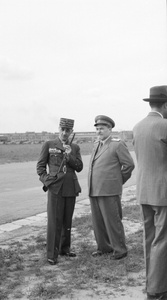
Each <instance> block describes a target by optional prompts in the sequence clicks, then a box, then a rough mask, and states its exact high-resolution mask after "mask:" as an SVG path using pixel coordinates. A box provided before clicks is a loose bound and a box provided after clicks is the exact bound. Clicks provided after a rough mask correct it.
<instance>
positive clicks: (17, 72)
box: [0, 57, 34, 80]
mask: <svg viewBox="0 0 167 300" xmlns="http://www.w3.org/2000/svg"><path fill="white" fill-rule="evenodd" d="M33 75H34V74H33V72H32V70H30V69H28V68H27V67H25V66H21V65H19V64H18V63H16V62H14V61H12V60H10V59H8V58H6V57H0V78H1V79H4V80H31V79H32V78H33Z"/></svg>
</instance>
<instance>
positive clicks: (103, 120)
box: [94, 115, 115, 128]
mask: <svg viewBox="0 0 167 300" xmlns="http://www.w3.org/2000/svg"><path fill="white" fill-rule="evenodd" d="M97 125H107V126H110V127H112V128H113V127H115V122H114V121H113V120H112V119H111V118H109V117H107V116H104V115H99V116H97V117H96V118H95V124H94V126H97Z"/></svg>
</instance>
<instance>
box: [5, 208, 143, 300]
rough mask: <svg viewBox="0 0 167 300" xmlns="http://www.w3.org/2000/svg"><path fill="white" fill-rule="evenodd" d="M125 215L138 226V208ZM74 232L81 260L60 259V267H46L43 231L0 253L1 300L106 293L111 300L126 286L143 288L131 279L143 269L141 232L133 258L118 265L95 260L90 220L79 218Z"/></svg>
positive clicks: (131, 245)
mask: <svg viewBox="0 0 167 300" xmlns="http://www.w3.org/2000/svg"><path fill="white" fill-rule="evenodd" d="M132 212H133V213H132ZM123 214H124V217H125V218H130V220H131V221H136V220H138V219H139V216H138V215H139V208H138V206H135V205H134V206H133V210H132V208H131V207H130V206H127V207H124V209H123ZM72 232H73V233H72V245H73V246H74V248H75V251H76V252H77V253H78V255H77V257H76V258H66V257H59V261H58V264H57V265H56V266H50V265H48V264H47V261H46V244H45V243H46V228H45V227H42V228H41V229H40V232H39V234H38V235H37V236H33V235H30V236H26V237H22V238H20V240H16V239H15V241H11V243H10V245H9V246H8V247H7V246H6V245H5V247H4V248H0V283H1V284H0V299H1V300H5V299H12V300H13V299H30V300H39V299H40V300H48V299H60V298H61V297H62V296H63V295H65V296H66V297H67V299H74V295H76V294H77V291H83V292H84V291H87V292H88V293H90V295H91V294H92V292H93V293H94V294H96V295H98V294H99V293H101V292H102V291H103V294H105V295H107V296H111V295H114V293H116V292H118V291H120V292H122V293H124V292H125V290H126V287H127V286H135V285H136V284H140V280H139V278H137V279H136V278H135V277H133V276H132V274H134V273H136V274H138V273H140V271H141V270H143V268H144V261H143V247H142V232H141V231H138V232H136V233H132V234H130V235H128V237H127V246H128V250H129V251H128V252H129V255H128V258H127V259H124V260H120V261H114V260H112V259H111V256H110V255H107V254H106V255H103V256H101V257H99V258H93V257H92V256H91V253H92V252H93V251H94V250H95V248H96V244H95V242H94V235H93V231H92V222H91V215H85V216H82V217H78V218H75V219H74V220H73V230H72ZM141 280H142V278H141ZM99 288H101V290H99ZM75 299H76V298H75Z"/></svg>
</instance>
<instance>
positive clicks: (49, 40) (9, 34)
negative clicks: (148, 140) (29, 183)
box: [0, 0, 167, 133]
mask: <svg viewBox="0 0 167 300" xmlns="http://www.w3.org/2000/svg"><path fill="white" fill-rule="evenodd" d="M166 26H167V21H166V1H165V0H0V101H1V105H0V133H10V132H25V131H36V132H41V131H43V130H44V131H49V132H55V131H57V130H58V124H59V119H60V118H61V117H67V118H72V119H75V126H74V129H75V131H94V126H93V125H94V118H95V116H96V115H99V114H105V115H108V116H110V117H111V118H113V120H114V121H115V123H116V127H115V130H131V129H132V128H133V126H134V125H135V124H136V122H138V121H139V120H140V119H142V118H143V117H145V115H147V113H148V112H149V105H148V103H145V102H144V101H142V99H143V98H147V97H148V96H149V89H150V87H151V86H154V85H166V84H167V30H166Z"/></svg>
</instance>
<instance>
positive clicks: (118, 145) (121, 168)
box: [88, 115, 134, 259]
mask: <svg viewBox="0 0 167 300" xmlns="http://www.w3.org/2000/svg"><path fill="white" fill-rule="evenodd" d="M94 126H95V127H96V131H97V136H98V140H99V141H98V142H97V143H95V147H94V150H93V153H92V156H91V160H90V169H89V175H88V186H89V198H90V204H91V211H92V222H93V229H94V234H95V239H96V242H97V251H95V252H93V253H92V255H93V256H94V257H95V256H99V255H102V254H104V253H110V254H111V257H112V258H113V259H121V258H123V257H126V256H127V247H126V243H125V233H124V227H123V224H122V207H121V194H122V185H123V184H124V183H125V182H126V181H127V180H128V179H129V178H130V176H131V173H132V170H133V168H134V163H133V159H132V157H131V155H130V153H129V151H128V148H127V146H126V144H125V143H124V142H123V141H121V140H120V139H114V138H112V136H111V132H112V128H113V127H114V126H115V123H114V121H113V120H112V119H111V118H109V117H107V116H104V115H99V116H97V117H96V118H95V125H94ZM99 148H100V149H99Z"/></svg>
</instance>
